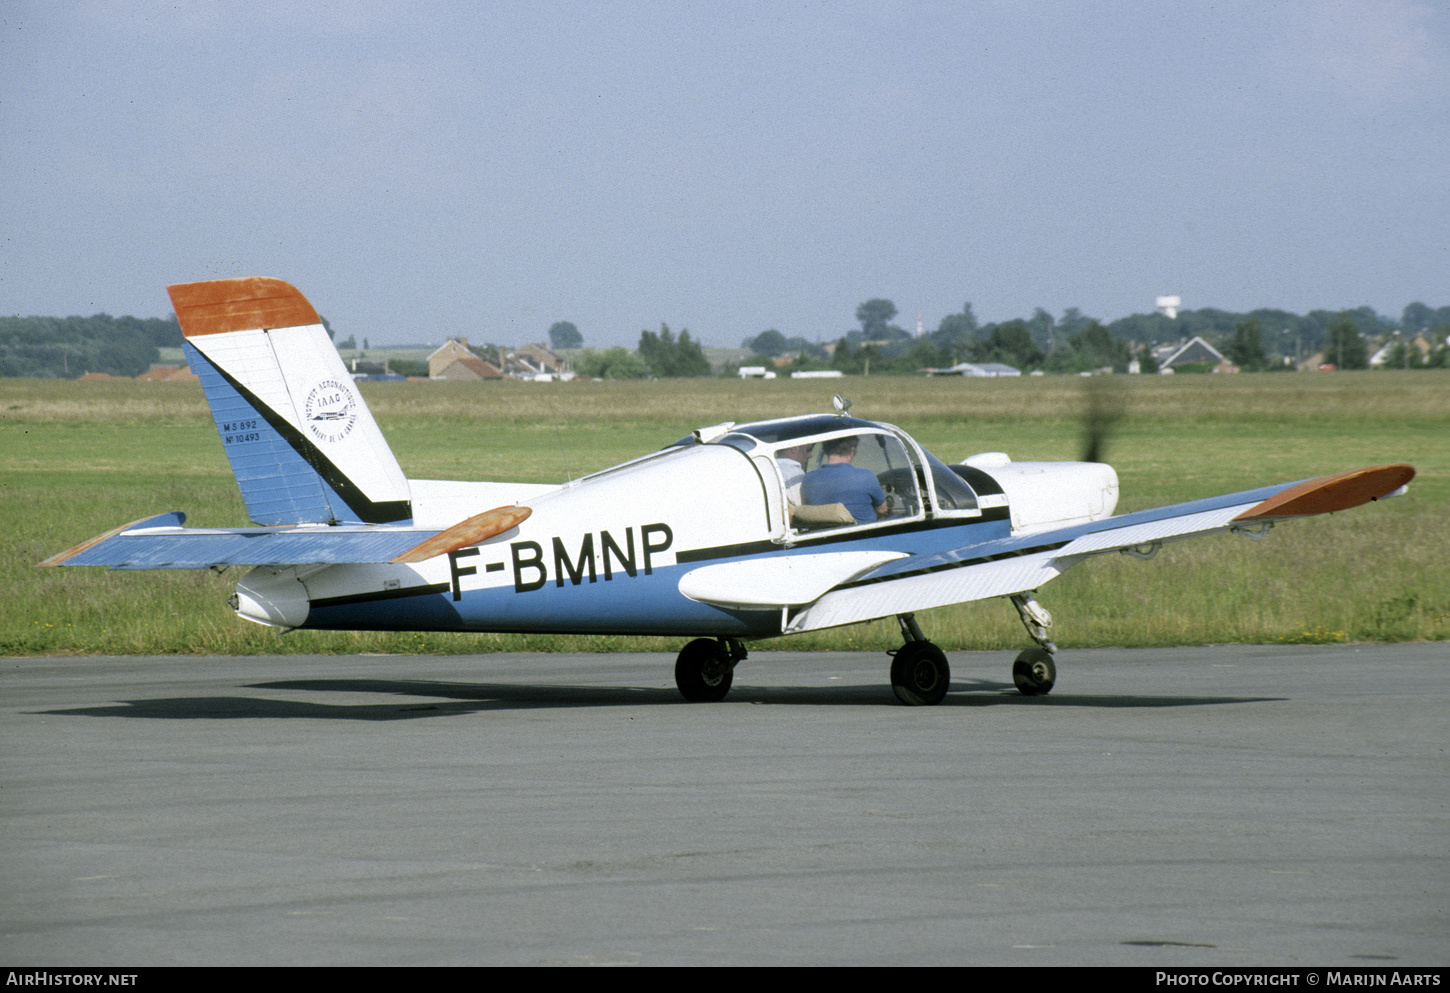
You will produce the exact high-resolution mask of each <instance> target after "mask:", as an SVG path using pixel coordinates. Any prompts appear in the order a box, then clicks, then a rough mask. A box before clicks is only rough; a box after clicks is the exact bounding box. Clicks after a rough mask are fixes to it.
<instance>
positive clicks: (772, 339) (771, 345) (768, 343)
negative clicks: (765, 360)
mask: <svg viewBox="0 0 1450 993" xmlns="http://www.w3.org/2000/svg"><path fill="white" fill-rule="evenodd" d="M745 347H746V348H749V349H750V350H751V351H752V352H755V353H756V354H757V355H769V356H770V357H771V358H774V357H775V356H777V355H780V354H781V353H783V352H785V351H786V349H787V347H788V346H787V344H786V340H785V335H783V334H781V333H780V332H779V331H777V330H776V329H775V328H771V329H770V330H768V331H762V332H760V334H758V335H756V336H755V337H754V338H752V339H751V340H750V341H749V343H747V344H746V346H745Z"/></svg>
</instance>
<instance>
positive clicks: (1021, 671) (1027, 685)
mask: <svg viewBox="0 0 1450 993" xmlns="http://www.w3.org/2000/svg"><path fill="white" fill-rule="evenodd" d="M1012 682H1014V683H1016V684H1017V689H1019V690H1021V691H1022V695H1023V696H1046V695H1047V694H1049V693H1051V692H1052V685H1053V684H1054V683H1056V682H1057V664H1056V663H1055V662H1053V661H1052V653H1051V652H1049V651H1048V650H1047V649H1045V648H1029V649H1027V651H1025V652H1023V653H1022V654H1021V655H1019V656H1017V661H1015V662H1013V663H1012Z"/></svg>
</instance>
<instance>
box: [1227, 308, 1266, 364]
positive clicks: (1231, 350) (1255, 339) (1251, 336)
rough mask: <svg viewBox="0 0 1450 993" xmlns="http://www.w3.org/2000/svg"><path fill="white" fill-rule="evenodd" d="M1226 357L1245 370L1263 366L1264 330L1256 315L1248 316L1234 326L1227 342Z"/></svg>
mask: <svg viewBox="0 0 1450 993" xmlns="http://www.w3.org/2000/svg"><path fill="white" fill-rule="evenodd" d="M1228 359H1229V361H1230V362H1232V363H1233V364H1234V365H1236V366H1238V367H1239V368H1240V369H1243V370H1245V371H1247V372H1259V371H1261V370H1262V369H1263V368H1264V363H1265V361H1266V359H1265V355H1264V332H1263V328H1262V326H1261V325H1260V324H1259V319H1258V318H1257V317H1250V318H1249V319H1248V320H1247V321H1244V322H1243V323H1241V324H1239V325H1238V326H1236V327H1235V328H1234V336H1233V340H1231V341H1230V342H1229V344H1228Z"/></svg>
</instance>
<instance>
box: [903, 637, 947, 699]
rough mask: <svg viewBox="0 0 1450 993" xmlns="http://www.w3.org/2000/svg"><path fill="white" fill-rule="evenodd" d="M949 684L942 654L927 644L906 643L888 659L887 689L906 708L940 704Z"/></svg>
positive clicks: (933, 646)
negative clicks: (889, 689)
mask: <svg viewBox="0 0 1450 993" xmlns="http://www.w3.org/2000/svg"><path fill="white" fill-rule="evenodd" d="M951 681H952V673H951V667H950V666H948V665H947V657H946V653H945V652H943V651H942V650H941V649H940V648H938V647H936V646H935V645H933V644H932V643H931V642H929V641H908V642H907V643H906V644H905V645H903V646H902V647H900V648H898V649H897V650H896V656H895V658H893V659H892V660H891V689H892V690H893V691H895V693H896V699H898V700H900V701H901V702H902V703H904V704H906V705H907V706H908V707H929V706H931V705H932V704H937V703H941V701H942V697H944V696H946V695H947V689H948V687H949V686H950V685H951Z"/></svg>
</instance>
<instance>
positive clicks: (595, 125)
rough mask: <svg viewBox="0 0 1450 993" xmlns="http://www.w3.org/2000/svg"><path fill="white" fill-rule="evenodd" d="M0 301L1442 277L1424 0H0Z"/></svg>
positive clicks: (150, 306) (135, 306)
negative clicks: (223, 292)
mask: <svg viewBox="0 0 1450 993" xmlns="http://www.w3.org/2000/svg"><path fill="white" fill-rule="evenodd" d="M0 218H3V222H0V313H5V314H21V315H27V314H92V313H97V312H100V311H105V312H107V313H111V314H135V315H137V316H143V317H148V316H160V315H164V314H167V313H169V312H170V303H169V300H168V299H167V297H166V295H165V286H166V284H167V283H172V282H188V281H192V280H201V279H216V278H223V277H229V276H245V275H265V276H276V277H279V278H282V279H286V280H288V281H289V282H292V283H294V284H295V285H296V286H297V287H298V288H299V289H301V290H302V291H303V293H305V294H306V295H307V296H308V298H309V299H310V300H312V302H313V303H314V305H315V306H316V307H317V308H318V309H319V310H320V311H321V312H322V313H323V314H325V315H326V316H327V317H328V319H329V320H330V321H331V322H332V324H333V326H334V327H335V328H337V329H338V330H339V331H340V332H342V334H343V335H344V336H346V335H347V334H356V335H357V337H358V338H359V340H361V339H362V338H363V337H368V338H370V340H371V341H372V343H374V344H380V343H392V342H421V341H428V342H437V341H441V340H442V339H443V337H445V336H456V335H467V336H469V338H470V339H471V340H474V341H496V342H505V343H521V342H523V341H529V340H541V339H543V338H544V336H545V334H546V332H547V329H548V327H549V325H550V324H552V323H553V322H554V321H556V320H570V321H573V322H574V323H575V324H577V325H578V326H579V329H580V330H581V331H582V332H583V333H584V336H585V342H586V344H589V345H594V346H611V345H621V344H622V345H631V346H632V345H634V344H635V343H636V342H637V341H638V338H639V332H640V331H641V330H642V329H646V328H648V329H656V328H658V326H659V324H660V322H661V321H664V322H668V323H669V325H670V326H671V327H672V328H673V329H675V330H676V331H678V330H679V329H680V328H682V327H685V328H689V329H690V331H691V333H692V334H693V335H694V336H696V337H698V338H700V339H702V340H703V341H705V342H706V343H707V344H713V345H737V344H739V343H740V341H741V340H742V339H743V338H746V337H750V336H753V335H755V334H758V333H759V332H761V331H763V330H765V329H767V328H772V327H773V328H776V329H778V330H780V331H781V332H782V333H783V334H785V335H787V336H791V335H802V336H804V337H806V338H811V339H834V338H835V337H837V336H839V335H840V334H841V333H843V332H844V331H846V330H848V329H850V328H851V327H853V326H855V319H854V312H855V308H856V305H857V304H859V303H860V302H861V301H863V300H866V299H868V298H872V297H887V298H889V299H891V300H893V301H895V303H896V305H897V307H898V308H899V309H900V312H901V313H900V315H899V316H898V318H897V321H898V323H900V324H902V325H903V326H905V327H908V328H910V327H912V326H913V325H914V324H915V322H916V316H917V312H918V311H920V313H921V319H922V322H923V324H924V325H925V326H926V328H927V329H928V330H930V329H934V328H935V327H936V325H937V322H938V321H940V320H941V318H942V317H943V316H944V315H946V314H948V313H952V312H956V311H959V310H960V309H961V307H962V304H963V303H964V302H965V301H971V302H972V305H973V309H974V311H975V312H976V314H977V316H978V317H979V318H980V319H982V320H984V321H986V320H1004V319H1008V318H1011V317H1019V316H1021V317H1026V316H1030V315H1031V313H1032V311H1033V308H1035V307H1043V308H1045V309H1046V310H1048V311H1050V312H1052V313H1053V314H1055V315H1059V316H1060V315H1061V313H1062V311H1063V310H1064V309H1065V308H1068V307H1078V308H1080V309H1081V310H1082V311H1083V312H1084V313H1086V314H1089V315H1092V316H1097V317H1101V318H1104V319H1106V320H1112V319H1116V318H1118V317H1121V316H1124V315H1126V314H1129V313H1135V312H1146V311H1149V310H1151V308H1152V304H1153V298H1154V297H1155V296H1156V295H1158V294H1168V293H1176V294H1179V295H1181V296H1182V297H1183V301H1184V306H1185V307H1205V306H1213V307H1220V308H1224V309H1229V310H1247V309H1251V308H1255V307H1280V308H1284V309H1286V310H1291V311H1296V312H1304V311H1307V310H1309V309H1311V308H1320V307H1322V308H1340V307H1356V306H1361V305H1365V304H1367V305H1369V306H1371V307H1374V308H1375V309H1376V310H1378V311H1380V312H1381V313H1385V314H1389V315H1391V316H1398V314H1399V312H1400V309H1401V308H1402V307H1403V306H1404V305H1405V304H1407V303H1410V302H1411V301H1415V300H1419V301H1422V302H1424V303H1427V304H1429V305H1431V306H1444V305H1447V304H1450V223H1447V222H1450V6H1447V4H1445V3H1423V2H1409V0H1360V2H1342V3H1338V2H1308V0H1302V2H1301V0H1295V2H1278V3H1275V2H1256V3H1249V2H1243V3H1240V2H1228V3H1214V4H1207V3H1202V2H1185V3H1174V2H1163V0H1159V2H1145V3H1127V2H1124V3H1112V2H1071V0H1063V2H1052V3H1047V2H1043V3H1032V2H1023V0H1018V2H1011V3H1006V2H1002V3H996V2H986V0H983V2H967V0H962V2H954V3H927V2H920V3H910V2H895V3H890V2H882V3H846V2H840V3H816V2H811V3H800V2H791V0H771V2H755V0H741V2H735V3H726V4H720V3H711V4H705V3H684V2H679V3H547V2H528V3H481V4H480V3H474V4H463V3H443V2H440V3H425V2H409V3H356V4H353V3H345V2H329V3H325V4H312V3H306V2H285V3H270V2H260V0H248V2H237V3H225V2H222V3H178V2H171V0H120V2H94V3H66V2H59V0H39V2H31V0H8V2H6V3H5V4H3V5H0Z"/></svg>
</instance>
